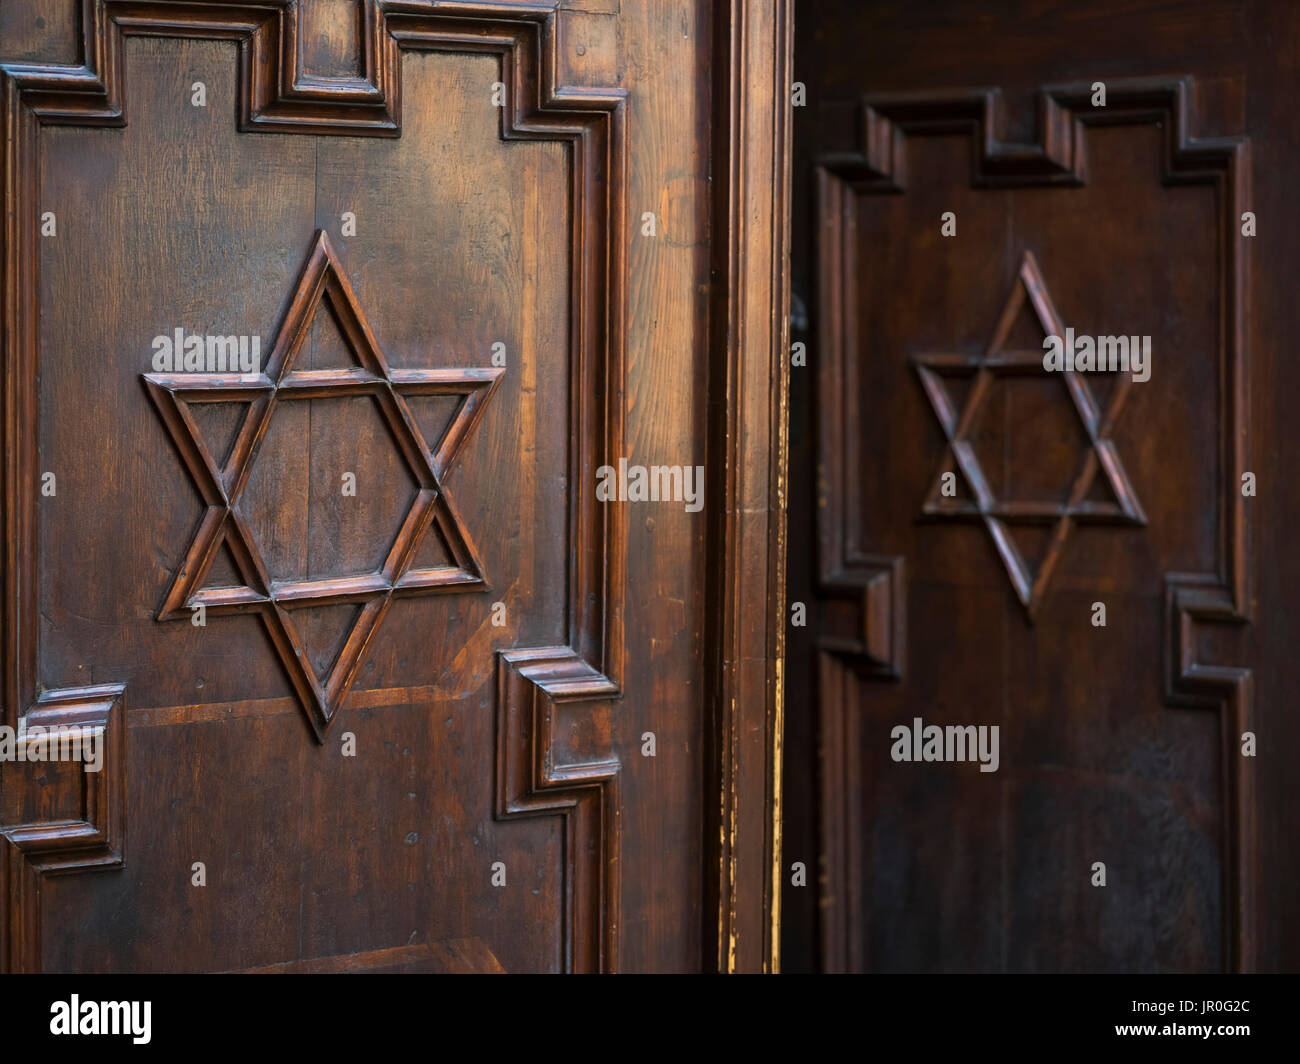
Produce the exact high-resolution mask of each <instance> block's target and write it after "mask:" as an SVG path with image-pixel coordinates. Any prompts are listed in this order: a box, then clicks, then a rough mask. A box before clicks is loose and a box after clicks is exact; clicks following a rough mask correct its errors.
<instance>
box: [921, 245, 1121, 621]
mask: <svg viewBox="0 0 1300 1064" xmlns="http://www.w3.org/2000/svg"><path fill="white" fill-rule="evenodd" d="M1026 296H1028V299H1029V305H1030V307H1031V308H1032V309H1033V313H1034V317H1035V318H1036V319H1037V321H1038V324H1039V326H1040V327H1041V328H1042V330H1043V335H1044V336H1056V337H1064V336H1065V326H1064V325H1063V324H1062V322H1061V318H1060V315H1058V314H1057V312H1056V307H1055V306H1053V304H1052V297H1051V296H1050V295H1049V294H1048V291H1047V286H1046V285H1045V284H1044V283H1043V278H1042V275H1041V274H1040V273H1039V270H1038V263H1037V262H1036V261H1035V259H1034V256H1033V253H1032V252H1030V251H1026V252H1025V255H1024V258H1023V260H1022V261H1021V264H1020V269H1019V271H1018V273H1017V276H1016V280H1015V281H1014V282H1013V283H1012V285H1011V292H1010V294H1009V295H1008V297H1007V302H1006V305H1005V307H1004V308H1003V310H1002V314H1001V316H1000V317H999V318H998V323H997V327H996V328H995V329H994V332H993V339H992V340H991V341H990V342H989V345H988V348H987V349H986V350H985V351H984V353H983V354H982V355H979V356H977V357H975V358H970V357H968V356H966V355H962V354H921V355H913V356H912V363H913V365H914V366H915V367H916V371H917V373H918V374H919V375H920V378H921V385H922V387H923V388H924V389H925V394H926V397H927V398H928V399H929V400H930V405H931V406H933V407H934V412H935V415H936V416H937V417H938V419H939V424H940V425H941V426H942V427H943V433H944V436H945V437H946V439H947V441H948V445H947V448H946V449H945V451H944V456H943V458H942V459H941V462H940V466H939V470H938V472H937V473H936V474H935V478H934V484H933V485H932V486H931V488H930V494H929V495H928V496H927V497H926V500H925V505H924V508H923V512H924V513H925V514H926V515H927V516H929V517H949V518H957V519H959V520H976V521H982V522H983V523H984V526H985V527H986V528H987V529H988V531H989V535H990V536H992V538H993V543H994V546H996V547H997V551H998V554H999V555H1000V556H1001V558H1002V563H1003V565H1005V566H1006V570H1007V575H1008V576H1010V577H1011V583H1012V586H1013V587H1014V588H1015V592H1016V597H1017V598H1019V599H1020V604H1021V605H1022V606H1024V608H1025V612H1026V613H1027V614H1028V616H1029V619H1030V621H1032V620H1033V618H1034V614H1035V612H1036V611H1037V609H1038V605H1039V603H1041V602H1042V597H1043V590H1044V588H1046V586H1047V581H1048V580H1049V579H1050V578H1051V575H1052V570H1053V569H1054V568H1055V567H1056V563H1057V562H1058V561H1059V560H1060V557H1061V554H1062V552H1063V550H1064V548H1065V541H1066V539H1067V538H1068V537H1069V535H1070V530H1071V529H1072V528H1073V526H1074V523H1075V522H1079V521H1091V522H1111V523H1116V524H1127V525H1144V524H1146V515H1145V514H1144V513H1143V512H1142V505H1141V503H1139V502H1138V499H1137V495H1136V494H1135V493H1134V491H1133V485H1132V484H1130V483H1129V479H1128V474H1126V473H1125V472H1124V466H1123V464H1122V463H1121V462H1120V458H1119V452H1118V451H1117V450H1116V449H1115V445H1114V443H1112V442H1111V441H1110V440H1109V439H1108V438H1107V437H1109V435H1110V430H1111V428H1112V427H1113V426H1114V424H1115V418H1116V417H1117V416H1118V414H1119V410H1120V407H1121V406H1122V405H1123V403H1124V398H1125V396H1127V395H1128V390H1129V387H1130V386H1131V384H1132V379H1131V377H1130V376H1129V375H1127V374H1125V373H1120V374H1119V375H1118V379H1117V380H1116V382H1115V388H1114V391H1113V393H1112V395H1111V398H1110V402H1109V403H1108V405H1107V407H1106V410H1105V411H1102V410H1101V409H1100V408H1099V407H1098V405H1097V401H1096V399H1095V398H1094V397H1093V394H1092V389H1091V388H1089V386H1088V382H1087V380H1086V378H1085V376H1084V375H1083V374H1080V373H1075V372H1068V373H1062V374H1060V376H1061V378H1062V381H1063V383H1064V385H1065V389H1066V391H1067V392H1068V393H1069V396H1070V399H1071V400H1072V402H1073V406H1074V409H1075V411H1076V412H1077V413H1078V415H1079V420H1080V421H1081V422H1082V423H1083V427H1084V430H1085V431H1086V432H1087V434H1088V442H1089V446H1088V448H1087V450H1086V451H1085V452H1084V454H1083V457H1082V460H1081V461H1079V462H1078V463H1077V465H1076V468H1077V470H1078V472H1077V474H1076V476H1075V479H1074V482H1073V483H1072V484H1071V485H1070V487H1069V491H1068V493H1066V500H1067V501H1066V502H1064V503H1061V502H1059V501H1051V500H1049V501H1033V500H1030V501H1021V500H1016V501H1014V502H1004V501H1001V500H999V499H997V498H995V497H994V495H993V491H992V489H991V488H990V485H989V481H988V478H987V477H986V476H985V475H984V470H983V469H981V468H980V462H979V457H978V455H977V453H976V450H975V448H974V446H972V444H971V442H970V437H971V436H972V434H973V432H974V430H975V426H976V423H977V421H978V419H979V416H980V411H981V407H982V405H983V404H984V402H985V400H986V399H987V398H988V397H989V393H990V391H991V390H992V388H993V387H994V386H995V383H996V382H997V381H998V380H999V379H1001V378H1003V377H1006V376H1009V375H1012V374H1020V375H1035V376H1041V375H1043V374H1044V373H1046V372H1047V371H1046V370H1044V369H1043V355H1042V352H1041V351H1011V350H1007V349H1006V346H1005V345H1006V342H1007V337H1008V335H1009V334H1010V332H1011V328H1012V326H1013V325H1014V324H1015V321H1016V318H1017V317H1018V316H1019V314H1020V311H1021V309H1022V308H1023V307H1024V304H1025V297H1026ZM1062 342H1064V341H1062ZM953 375H963V376H968V377H970V376H973V381H972V383H971V386H970V391H969V392H968V393H967V398H966V403H965V405H964V406H963V407H962V409H961V410H960V412H959V411H958V410H957V408H956V407H955V406H954V405H953V402H952V399H951V397H950V396H949V394H948V389H947V387H946V386H945V385H944V383H943V378H944V377H945V376H953ZM955 470H960V471H961V474H962V476H963V477H964V478H965V480H966V484H967V486H968V487H969V488H970V491H971V493H972V494H973V496H974V499H973V500H966V499H958V498H945V497H944V495H943V493H942V483H943V477H944V474H945V473H951V472H954V471H955ZM1098 472H1100V473H1102V474H1103V475H1104V476H1105V478H1106V480H1107V482H1108V483H1109V485H1110V490H1111V494H1112V495H1113V497H1114V498H1115V500H1116V501H1115V502H1105V501H1102V502H1094V501H1091V500H1090V499H1089V498H1088V492H1089V491H1090V490H1091V488H1092V485H1093V481H1094V480H1095V479H1096V477H1097V474H1098ZM1043 522H1047V523H1050V524H1051V525H1052V538H1051V542H1050V544H1049V545H1048V548H1047V552H1046V553H1045V554H1044V556H1043V559H1042V561H1041V562H1040V563H1039V566H1038V570H1037V571H1036V572H1035V571H1033V570H1032V569H1031V568H1030V566H1029V565H1028V564H1027V563H1026V562H1025V559H1024V556H1023V555H1022V554H1021V551H1020V548H1019V547H1018V546H1017V545H1016V541H1015V539H1014V538H1013V537H1012V536H1011V535H1010V534H1009V533H1008V531H1007V526H1008V525H1012V524H1016V523H1020V524H1030V523H1040V524H1041V523H1043Z"/></svg>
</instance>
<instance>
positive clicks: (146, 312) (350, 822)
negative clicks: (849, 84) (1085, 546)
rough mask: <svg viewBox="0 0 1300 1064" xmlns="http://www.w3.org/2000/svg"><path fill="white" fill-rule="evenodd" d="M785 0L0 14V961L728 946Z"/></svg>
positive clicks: (764, 803) (766, 451) (768, 915)
mask: <svg viewBox="0 0 1300 1064" xmlns="http://www.w3.org/2000/svg"><path fill="white" fill-rule="evenodd" d="M788 15H789V12H788V11H787V10H786V9H785V7H784V5H782V7H781V10H780V11H779V12H770V11H759V9H757V8H755V7H754V5H751V4H745V3H728V2H721V0H720V2H718V3H708V2H705V0H680V2H676V0H675V2H672V3H663V4H658V3H656V4H642V3H628V2H626V0H624V2H621V3H620V2H619V0H573V2H568V0H566V2H564V3H561V4H559V5H556V4H552V3H542V2H534V0H520V2H508V3H488V2H482V3H480V2H459V0H457V2H419V3H417V2H409V3H407V2H383V3H375V2H369V0H366V2H343V0H338V2H329V3H311V4H290V3H234V2H232V3H179V2H178V3H144V2H134V0H87V2H85V3H83V4H76V5H73V4H53V3H40V2H25V3H19V4H12V5H11V4H6V5H5V6H4V9H3V11H0V59H3V61H4V67H3V82H2V83H0V84H2V87H3V104H4V114H5V116H6V122H7V130H8V132H7V135H6V144H7V149H6V153H5V156H4V161H3V174H2V176H3V187H4V196H5V204H6V213H5V221H4V246H5V249H6V253H5V256H4V260H3V261H4V278H3V280H4V286H3V299H4V331H3V344H4V349H3V350H4V372H5V377H4V380H5V392H4V403H5V407H4V426H5V429H4V431H5V437H4V461H5V464H4V469H5V495H4V501H5V507H4V534H5V543H6V553H5V556H4V581H5V583H4V609H3V622H4V644H3V653H4V658H3V692H2V693H3V701H4V723H6V724H9V725H11V726H16V725H17V724H18V723H19V722H20V720H22V721H26V722H29V723H30V722H33V721H40V720H43V719H49V720H51V721H56V720H57V721H60V722H62V721H70V722H72V724H73V725H75V726H76V727H80V728H84V729H88V730H91V731H94V732H95V734H97V735H99V734H102V735H104V736H105V737H106V738H105V743H106V749H108V751H109V758H108V766H107V767H106V770H105V771H104V772H103V773H102V774H100V775H97V776H91V774H88V773H87V774H85V779H84V780H82V779H80V778H79V777H78V773H77V770H76V768H75V766H63V765H60V766H58V771H57V772H56V771H54V770H53V769H50V770H46V771H41V770H40V769H41V766H33V765H26V766H23V765H11V764H5V765H3V766H0V834H3V837H4V839H5V843H4V845H5V854H4V864H3V868H4V875H5V889H4V890H3V892H2V894H3V898H4V902H3V909H4V911H3V919H0V929H2V930H0V936H3V937H2V938H0V957H3V962H4V966H5V967H6V968H9V969H11V970H37V969H44V970H70V971H135V970H145V971H151V970H168V971H264V972H275V971H284V972H288V971H299V972H306V971H314V972H330V971H358V970H366V971H475V972H490V971H507V972H519V971H645V970H654V971H691V970H699V969H701V968H705V969H710V970H713V969H721V970H735V971H741V970H748V971H760V970H771V969H773V968H774V967H775V965H776V963H777V961H776V947H777V942H776V933H775V929H776V917H775V909H776V903H777V898H776V892H775V890H774V883H775V876H776V870H777V864H778V841H777V830H776V827H777V825H776V823H775V822H774V820H773V819H772V813H773V809H774V800H773V795H774V792H775V788H776V786H777V780H778V779H779V749H780V743H779V736H780V705H781V703H780V696H781V687H780V672H779V666H778V664H777V661H778V658H779V655H780V652H781V649H782V634H783V633H782V626H781V609H780V606H781V603H782V602H783V597H782V596H783V582H784V560H783V554H782V549H783V548H782V539H781V533H782V522H781V511H782V507H783V505H784V496H783V484H784V450H783V442H782V441H783V436H782V425H783V420H784V407H783V403H784V368H785V367H784V357H783V351H784V346H785V340H784V333H783V329H784V320H785V315H784V313H783V310H782V308H783V305H784V293H785V291H786V279H785V273H784V270H780V269H778V270H776V271H773V269H772V261H773V259H772V256H774V255H775V256H777V257H778V259H779V261H781V262H784V250H783V249H784V247H785V243H784V231H785V222H786V214H785V204H786V202H787V193H786V182H785V179H784V176H783V175H784V173H785V167H786V166H787V165H788V157H787V154H786V152H787V141H786V134H785V125H784V118H783V116H784V114H785V113H786V110H787V109H786V107H785V99H786V93H785V90H784V87H783V86H781V85H779V84H778V82H777V81H775V80H767V81H760V82H759V88H757V89H754V88H753V87H752V84H751V81H750V73H751V72H752V71H761V72H763V77H765V78H769V79H771V78H782V77H786V76H788V48H789V33H788V31H789V18H788ZM200 87H201V92H200V91H199V89H200ZM737 116H742V117H743V126H737V125H736V119H737ZM747 135H748V136H749V137H750V138H751V139H750V140H748V141H747V140H745V139H744V138H745V137H746V136H747ZM717 167H723V168H725V170H726V172H727V173H728V174H729V176H728V178H727V179H726V180H722V179H721V178H720V177H719V176H718V175H719V174H720V173H721V172H722V171H718V170H715V168H717ZM753 211H762V212H765V213H764V214H763V215H762V217H757V218H755V217H751V213H752V212H753ZM45 212H51V213H52V214H53V215H54V217H55V218H56V220H57V225H56V229H55V230H54V231H53V232H51V233H48V234H46V233H43V232H42V226H43V224H44V222H43V215H44V214H45ZM647 214H651V215H653V216H654V218H653V227H652V228H647V226H646V216H647ZM720 320H725V321H727V322H729V323H730V324H728V325H726V326H724V327H719V326H718V324H717V323H718V322H719V321H720ZM177 329H182V330H184V334H185V335H189V334H193V335H203V334H208V335H209V336H212V335H219V336H226V335H239V336H249V337H254V336H255V337H258V338H259V339H260V352H261V355H262V361H261V364H260V365H259V366H258V367H257V368H256V369H255V370H254V371H253V372H251V373H249V372H247V371H243V372H241V373H238V374H236V373H234V372H232V371H231V370H230V368H229V367H227V368H226V369H225V370H222V369H220V368H218V369H216V370H215V371H214V370H213V368H212V367H210V366H205V367H204V368H203V371H202V372H195V366H191V365H184V366H181V367H176V366H173V367H170V368H164V369H159V368H158V366H156V365H155V364H154V354H155V352H154V350H153V349H152V348H151V344H152V341H153V338H154V337H155V336H158V335H165V336H170V335H172V334H173V331H174V330H177ZM178 354H179V352H178ZM751 419H756V421H757V423H758V424H761V430H760V431H758V432H755V431H754V430H753V429H752V428H751V427H750V422H751ZM742 426H744V434H743V435H742V432H741V429H742ZM621 458H626V459H627V460H628V461H629V462H639V463H643V464H645V465H647V466H649V465H652V464H663V465H669V466H691V467H694V466H700V467H703V468H704V469H705V471H706V479H705V484H704V491H705V494H704V497H703V498H704V505H703V507H702V508H699V509H697V510H692V509H687V508H686V507H685V506H684V505H683V504H682V503H681V502H680V501H676V502H661V503H653V504H648V503H637V502H612V503H611V502H607V501H605V500H604V499H602V498H599V497H598V495H597V483H598V476H597V470H598V469H599V468H600V467H602V466H607V465H608V466H617V465H618V463H619V460H620V459H621ZM47 472H52V473H53V474H54V475H55V481H54V483H56V484H57V490H56V492H55V493H53V494H44V495H43V494H42V492H41V487H42V484H43V483H44V479H43V474H45V473H47ZM199 607H202V608H203V613H202V620H203V622H204V623H203V624H202V625H199V624H196V623H194V622H195V621H196V620H197V619H199V617H200V614H199V613H198V608H199ZM647 736H652V737H653V754H652V756H651V755H650V754H648V753H647V749H648V746H647ZM739 784H743V789H742V788H741V787H740V786H739ZM196 863H201V864H202V875H203V876H204V877H205V879H204V884H203V885H198V878H199V876H200V873H199V871H198V870H197V867H196Z"/></svg>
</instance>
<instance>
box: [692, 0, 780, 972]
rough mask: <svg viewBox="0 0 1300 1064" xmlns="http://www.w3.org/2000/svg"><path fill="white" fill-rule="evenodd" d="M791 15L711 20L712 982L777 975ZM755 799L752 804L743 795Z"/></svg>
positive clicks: (749, 8) (746, 10) (721, 12)
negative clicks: (726, 976)
mask: <svg viewBox="0 0 1300 1064" xmlns="http://www.w3.org/2000/svg"><path fill="white" fill-rule="evenodd" d="M793 15H794V12H793V7H792V5H790V4H788V3H785V2H778V3H777V4H776V5H775V7H774V11H773V13H772V17H770V18H769V17H766V16H765V15H764V14H761V13H760V12H759V10H758V8H757V7H756V6H755V5H752V4H749V3H744V2H740V3H723V4H719V5H718V7H717V10H716V16H717V17H716V20H715V23H714V33H715V35H716V37H715V51H716V59H715V70H716V71H717V75H716V76H717V87H716V88H715V94H716V100H717V104H716V106H717V107H718V108H719V111H720V114H721V115H722V117H721V118H720V121H719V124H718V126H717V127H715V133H714V136H715V150H716V152H717V154H716V157H715V159H716V161H715V172H716V175H717V176H716V177H715V182H714V185H715V188H714V195H715V207H714V211H715V217H716V218H717V219H718V220H719V222H721V225H720V229H719V236H720V237H721V236H723V235H725V239H718V240H717V241H716V243H715V245H714V248H713V262H714V273H715V277H716V278H717V279H718V281H717V288H716V290H715V298H714V303H713V323H712V326H713V335H712V341H713V346H714V352H715V361H714V365H713V371H712V377H711V382H710V386H711V392H712V397H711V402H712V404H713V407H714V409H715V410H716V411H718V414H719V415H720V416H718V417H717V419H716V431H715V434H714V435H713V437H712V439H711V441H710V445H711V462H710V466H709V475H710V477H711V478H712V483H713V484H714V485H717V487H715V489H714V490H715V492H718V491H720V492H721V495H722V499H721V503H720V505H719V506H718V508H717V509H716V510H714V512H713V526H712V539H713V542H714V544H715V547H716V549H717V550H718V552H719V553H718V554H717V555H715V556H714V557H713V558H712V559H711V565H712V567H713V568H712V573H713V595H714V596H715V601H718V602H725V603H729V604H730V605H729V608H728V609H725V610H722V611H719V613H718V614H717V615H716V617H715V618H714V623H713V627H712V630H711V631H710V633H709V641H710V644H711V655H710V659H709V665H708V668H709V671H710V672H711V674H712V676H713V685H714V686H713V690H712V694H711V697H712V700H713V707H714V708H713V724H712V727H713V729H714V731H713V734H712V736H711V739H712V744H713V745H712V746H711V747H710V762H711V764H712V765H715V766H716V774H714V775H711V776H710V785H711V786H712V787H713V788H714V790H713V795H714V801H715V802H716V805H715V806H714V808H713V809H712V810H711V811H710V813H709V819H708V828H707V829H706V830H707V831H708V833H709V834H711V835H714V836H715V837H717V838H718V839H719V840H720V842H721V846H720V849H719V852H718V853H717V859H716V863H715V864H714V865H713V867H712V868H711V869H710V872H709V890H710V902H711V904H712V905H713V906H714V914H711V916H710V922H711V923H712V924H713V926H714V927H716V930H717V938H716V941H708V942H706V949H707V950H708V951H709V952H708V954H706V958H705V963H706V964H707V965H709V966H716V969H717V970H718V971H722V972H776V971H778V970H779V968H780V949H779V946H780V940H779V933H778V929H779V926H780V884H781V882H783V880H784V875H783V872H782V865H781V841H780V793H781V740H782V734H783V729H784V723H783V719H782V714H783V710H784V691H783V687H782V677H783V667H784V661H785V565H786V549H785V530H784V521H783V518H782V515H783V514H784V512H785V506H786V501H785V500H786V420H787V409H788V390H789V360H788V356H787V351H788V348H789V333H788V328H787V322H788V317H789V305H790V286H789V285H790V282H789V266H788V263H789V258H788V252H787V246H788V243H787V242H788V235H789V228H790V215H789V199H788V187H789V173H790V143H789V128H788V120H789V99H788V82H789V70H790V48H791V43H792V40H793V21H792V20H793ZM724 107H725V111H721V108H724ZM715 224H716V223H715ZM715 498H716V496H715ZM760 793H761V794H762V795H763V796H764V801H763V803H762V805H761V806H760V804H759V803H758V802H757V801H755V800H754V799H753V797H750V798H744V797H742V796H756V795H758V794H760Z"/></svg>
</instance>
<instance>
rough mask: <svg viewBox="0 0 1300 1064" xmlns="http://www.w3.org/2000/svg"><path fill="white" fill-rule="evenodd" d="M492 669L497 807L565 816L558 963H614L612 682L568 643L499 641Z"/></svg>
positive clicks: (577, 967) (506, 812)
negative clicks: (514, 645)
mask: <svg viewBox="0 0 1300 1064" xmlns="http://www.w3.org/2000/svg"><path fill="white" fill-rule="evenodd" d="M497 670H498V671H497V675H498V680H497V685H498V691H499V695H498V699H497V736H498V741H497V776H496V796H497V797H496V801H497V816H498V817H499V818H500V819H503V820H507V819H511V818H514V817H530V816H557V815H558V816H562V817H564V843H563V846H564V891H563V897H564V914H563V931H562V938H561V940H562V942H563V944H564V968H565V970H566V971H570V972H609V971H615V970H616V969H617V963H618V955H617V944H618V936H617V931H618V851H619V847H618V817H619V808H618V801H617V788H616V783H617V778H618V768H619V762H618V757H617V756H616V755H615V754H614V748H613V702H614V700H616V699H617V698H618V697H619V694H620V692H619V689H618V686H617V685H616V684H615V683H613V682H612V681H611V680H609V678H608V677H606V676H605V675H603V674H602V673H601V672H599V671H598V670H596V669H593V668H592V667H591V666H590V665H588V664H587V663H586V662H585V661H583V660H582V658H581V657H579V656H578V655H577V654H575V653H574V652H573V651H572V650H571V649H570V648H568V647H540V648H534V649H530V650H507V651H502V652H501V654H500V657H499V661H498V666H497Z"/></svg>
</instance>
